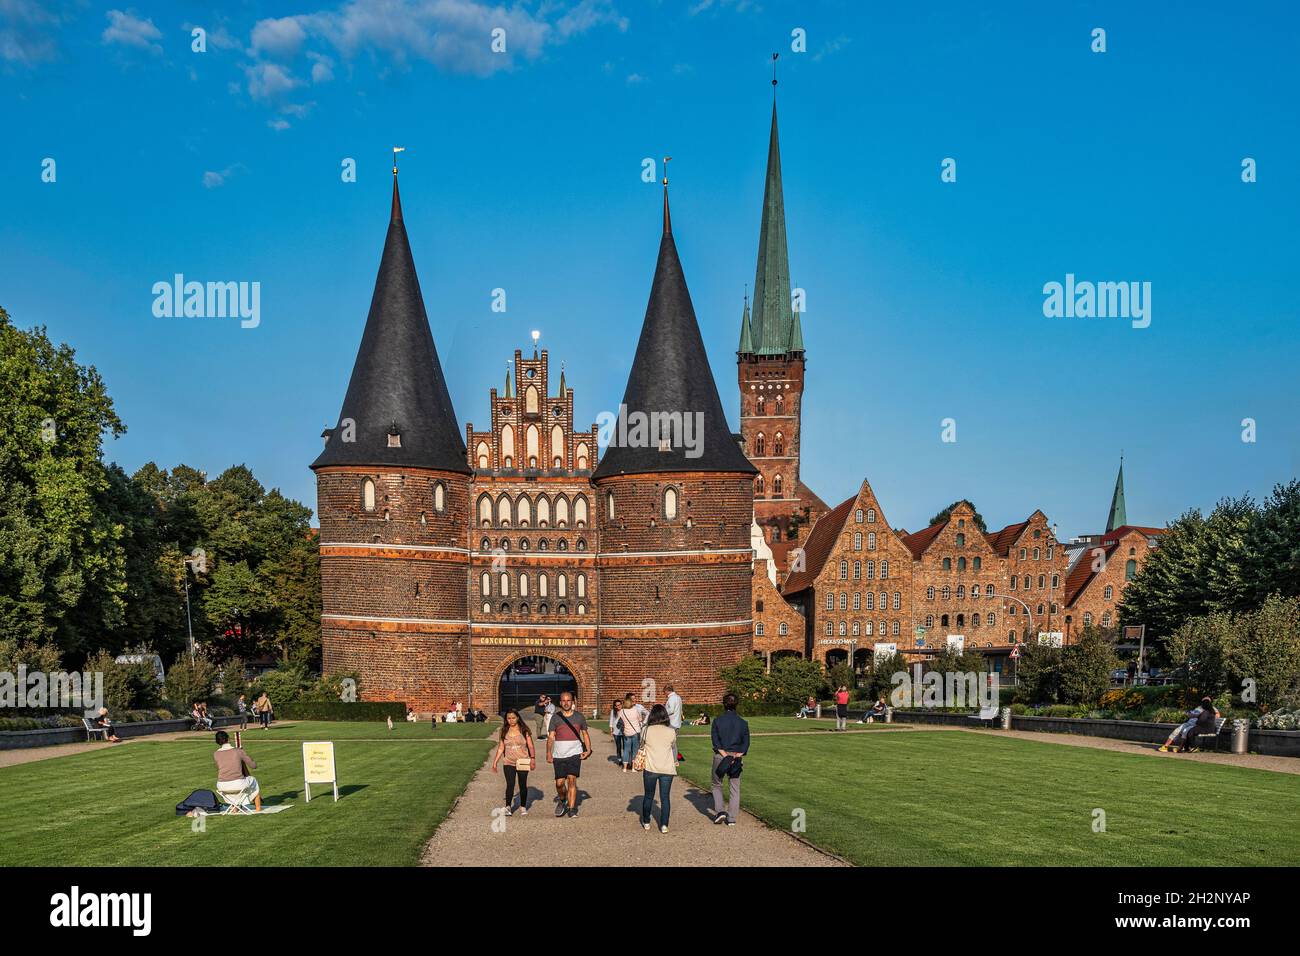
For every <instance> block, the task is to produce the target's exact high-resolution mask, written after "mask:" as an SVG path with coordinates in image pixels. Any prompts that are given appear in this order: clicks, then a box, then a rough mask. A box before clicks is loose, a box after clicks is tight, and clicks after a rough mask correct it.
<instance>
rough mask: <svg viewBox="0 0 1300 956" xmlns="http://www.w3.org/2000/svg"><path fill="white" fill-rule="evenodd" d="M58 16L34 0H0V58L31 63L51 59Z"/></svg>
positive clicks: (22, 63)
mask: <svg viewBox="0 0 1300 956" xmlns="http://www.w3.org/2000/svg"><path fill="white" fill-rule="evenodd" d="M58 26H59V18H58V17H57V16H55V15H54V14H53V13H51V12H50V11H49V10H46V9H45V8H44V7H43V6H42V5H41V4H40V3H39V2H37V0H0V60H4V61H6V62H8V63H19V64H21V65H23V66H35V65H36V64H37V63H41V62H44V61H46V60H53V59H54V57H55V54H56V53H57V51H58V47H57V44H56V43H55V39H54V32H55V30H56V29H57V28H58Z"/></svg>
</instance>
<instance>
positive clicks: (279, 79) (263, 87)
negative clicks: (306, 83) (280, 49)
mask: <svg viewBox="0 0 1300 956" xmlns="http://www.w3.org/2000/svg"><path fill="white" fill-rule="evenodd" d="M244 73H245V75H246V76H247V77H248V95H249V96H251V97H252V98H253V99H255V100H270V101H272V102H275V103H279V102H281V101H282V100H283V99H284V96H285V95H286V94H287V93H288V92H289V91H290V90H292V89H294V88H295V87H298V86H301V85H302V81H301V80H297V79H295V78H294V76H293V74H292V73H290V72H289V69H288V68H287V67H283V66H280V64H278V63H254V64H253V65H252V66H249V67H245V68H244Z"/></svg>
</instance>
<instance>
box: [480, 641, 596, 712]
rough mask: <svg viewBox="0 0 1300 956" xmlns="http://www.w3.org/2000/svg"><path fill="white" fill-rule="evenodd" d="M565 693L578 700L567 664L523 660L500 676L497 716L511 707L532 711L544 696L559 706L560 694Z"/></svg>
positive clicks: (539, 658) (535, 657) (540, 658)
mask: <svg viewBox="0 0 1300 956" xmlns="http://www.w3.org/2000/svg"><path fill="white" fill-rule="evenodd" d="M566 690H567V691H570V692H572V694H573V695H574V697H577V695H578V681H577V680H576V679H575V678H574V676H573V674H572V672H570V670H569V668H568V667H566V666H565V665H564V664H562V663H561V662H559V661H557V660H555V659H554V658H552V657H544V656H542V655H533V656H529V657H521V658H519V659H518V660H515V661H511V662H510V664H509V665H508V666H507V667H506V669H505V671H504V672H502V674H501V684H500V686H499V688H498V690H497V713H502V712H504V711H506V710H509V709H510V708H512V707H513V708H516V709H518V710H520V711H521V712H522V711H525V710H528V709H531V708H532V706H533V705H534V704H535V703H537V698H538V697H540V696H541V695H542V694H548V695H550V697H551V698H552V699H554V700H556V701H557V702H558V700H559V697H560V694H561V693H563V692H564V691H566ZM528 716H529V715H528V714H525V717H528Z"/></svg>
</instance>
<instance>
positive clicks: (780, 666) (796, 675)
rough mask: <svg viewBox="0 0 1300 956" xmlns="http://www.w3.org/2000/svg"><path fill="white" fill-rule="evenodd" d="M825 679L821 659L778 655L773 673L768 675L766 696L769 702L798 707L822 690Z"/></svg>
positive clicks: (773, 663)
mask: <svg viewBox="0 0 1300 956" xmlns="http://www.w3.org/2000/svg"><path fill="white" fill-rule="evenodd" d="M755 660H757V658H755ZM825 679H826V677H825V675H824V674H823V673H822V665H821V662H820V661H815V660H813V661H806V660H803V659H802V658H798V657H793V656H782V657H778V658H777V659H776V660H775V661H773V662H772V673H771V674H770V675H768V681H767V692H766V694H765V695H764V696H765V699H766V700H767V701H768V702H769V703H774V704H788V705H790V706H791V707H797V706H799V705H800V704H802V703H803V702H804V701H805V700H807V699H808V698H809V697H811V696H814V695H815V694H816V693H817V692H818V691H819V690H821V687H822V683H823V682H824V681H825Z"/></svg>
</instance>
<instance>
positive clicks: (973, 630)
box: [906, 501, 1007, 648]
mask: <svg viewBox="0 0 1300 956" xmlns="http://www.w3.org/2000/svg"><path fill="white" fill-rule="evenodd" d="M906 543H907V546H908V549H909V551H910V552H911V556H912V559H913V562H914V564H913V567H912V581H913V592H912V593H913V595H914V597H915V602H914V608H915V611H916V617H917V627H918V628H924V633H923V634H922V633H921V632H920V631H918V638H923V642H922V643H921V644H920V646H921V647H928V648H942V647H944V646H945V645H946V644H948V642H949V641H950V640H952V639H960V642H961V644H962V646H963V647H966V648H977V647H984V646H985V645H986V644H987V645H992V644H994V643H997V635H998V633H999V628H1000V627H1001V625H1002V620H1001V617H1002V611H1003V599H1002V597H1001V595H1002V594H1003V593H1004V588H1005V585H1006V582H1007V572H1006V568H1005V566H1004V565H1003V562H1002V561H1001V560H1000V559H999V557H998V554H997V552H996V551H995V550H994V549H993V546H992V544H990V542H989V540H988V539H987V538H986V537H985V536H984V534H983V532H981V531H980V529H979V527H978V525H977V524H976V523H975V509H974V508H972V507H971V506H970V504H969V503H968V502H965V501H962V502H959V503H958V504H957V505H955V506H954V507H953V509H952V511H951V513H950V514H949V515H948V517H947V518H946V519H945V520H943V521H940V522H937V523H936V524H933V525H931V526H930V527H928V528H925V529H923V530H921V531H918V532H916V533H915V534H912V535H908V537H907V539H906Z"/></svg>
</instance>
